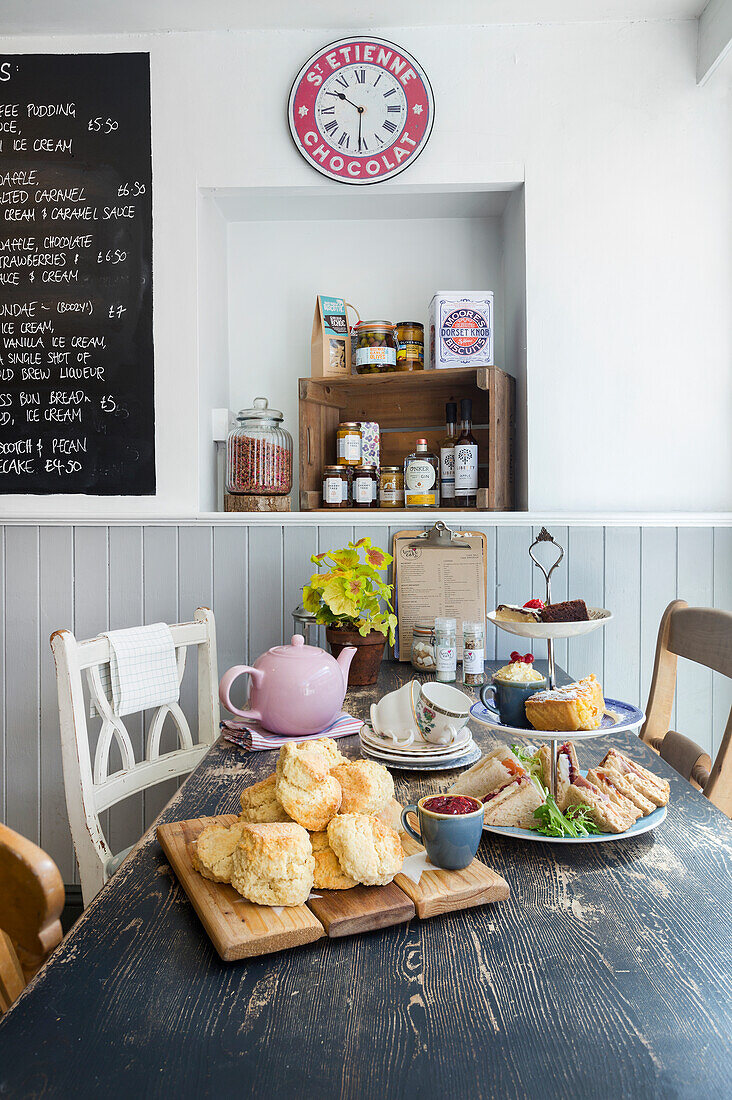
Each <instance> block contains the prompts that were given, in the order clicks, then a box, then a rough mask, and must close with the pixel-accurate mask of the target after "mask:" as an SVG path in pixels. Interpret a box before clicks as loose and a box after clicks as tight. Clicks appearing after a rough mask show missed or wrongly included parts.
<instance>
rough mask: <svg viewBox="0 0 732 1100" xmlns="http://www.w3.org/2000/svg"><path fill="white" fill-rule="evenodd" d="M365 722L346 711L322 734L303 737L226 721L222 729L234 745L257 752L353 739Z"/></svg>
mask: <svg viewBox="0 0 732 1100" xmlns="http://www.w3.org/2000/svg"><path fill="white" fill-rule="evenodd" d="M362 725H363V722H362V721H361V720H360V718H354V717H353V715H351V714H346V713H345V711H344V712H343V713H342V714H341V715H340V717H339V718H336V720H335V722H334V723H333V724H332V725H331V726H328V727H327V728H326V729H324V730H321V731H320V733H304V734H303V735H302V736H301V737H300V736H298V735H297V734H293V735H291V736H284V735H281V734H279V733H270V732H269V730H265V729H263V728H262V727H261V726H260V725H258V724H257V723H256V722H234V721H224V722H222V723H221V729H222V730H223V731H224V738H225V739H226V740H227V741H231V743H232V744H234V745H239V747H240V748H242V749H246V750H247V752H257V751H259V750H261V749H278V748H279V747H280V746H281V745H287V744H288V743H289V742H290V741H314V740H315V738H317V737H352V736H353V735H354V733H358V731H359V730H360V729H361V726H362Z"/></svg>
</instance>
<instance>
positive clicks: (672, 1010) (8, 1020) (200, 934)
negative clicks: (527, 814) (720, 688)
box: [0, 662, 732, 1100]
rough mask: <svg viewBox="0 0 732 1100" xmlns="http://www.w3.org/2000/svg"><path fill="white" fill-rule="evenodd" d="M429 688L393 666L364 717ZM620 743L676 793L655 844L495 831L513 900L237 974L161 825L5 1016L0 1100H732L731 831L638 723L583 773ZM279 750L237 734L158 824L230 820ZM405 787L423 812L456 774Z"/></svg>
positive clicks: (357, 693)
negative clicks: (407, 688) (403, 687)
mask: <svg viewBox="0 0 732 1100" xmlns="http://www.w3.org/2000/svg"><path fill="white" fill-rule="evenodd" d="M536 664H537V667H539V668H540V669H542V662H536ZM495 667H496V665H495V664H491V665H489V671H490V669H491V668H495ZM412 675H414V673H413V670H412V669H411V667H410V666H409V665H397V664H394V663H385V664H384V666H383V668H382V672H381V676H380V681H379V684H378V686H377V687H376V688H367V689H356V690H353V691H352V692H351V693H350V694H349V696H348V698H347V701H346V705H347V707H348V708H349V709H350V711H351V713H354V714H356V715H358V716H363V717H365V716H366V715H367V713H368V707H369V704H370V703H371V702H372V701H373V700H374V699H375V698H378V697H379V696H380V695H381V694H382V693H383V692H385V691H388V690H391V689H393V688H395V687H398V686H399V684H400V683H403V682H404V681H405V679H406V678H407V677H410V676H412ZM559 681H560V682H567V676H566V674H565V673H563V672H561V670H560V673H559ZM473 732H474V737H475V739H476V741H477V742H478V743H479V744H480V746H481V747H483V748H486V747H487V746H488V745H489V744H490V743H491V741H493V740H494V739H495V734H494V733H492V731H490V730H489V729H487V728H485V727H482V726H480V725H477V724H475V723H474V724H473ZM611 745H615V746H617V747H620V748H622V749H624V750H626V751H628V752H631V753H632V755H633V756H634V758H635V759H637V760H639V761H640V762H642V763H643V764H645V765H646V766H648V767H651V768H652V769H653V770H655V771H656V772H658V773H659V774H661V775H664V776H666V777H667V778H668V779H669V781H670V784H671V801H670V805H669V811H668V816H667V818H666V820H665V821H664V822H663V823H662V824H661V825H660V826H659V827H658V828H657V829H656V830H655V831H654V832H651V833H647V834H645V835H642V836H639V837H637V838H635V839H628V840H618V841H611V842H608V843H592V844H568V845H557V844H551V843H544V842H527V841H524V840H518V839H507V838H505V837H501V836H496V835H492V834H488V833H484V838H483V842H482V844H481V847H480V849H479V852H478V858H479V859H481V860H483V861H484V862H485V863H486V864H488V865H489V866H490V867H492V868H494V869H495V870H496V871H498V873H499V874H500V875H502V876H503V877H504V878H505V879H506V880H507V882H508V883H509V884H510V887H511V895H510V898H509V900H507V901H504V902H500V903H496V904H492V905H487V906H484V907H482V908H473V909H467V910H463V911H460V912H456V913H448V914H445V915H443V916H440V917H435V918H433V919H430V920H423V921H420V920H416V919H413V920H411V921H410V922H409V923H405V924H401V925H396V926H394V927H391V928H386V929H381V930H379V931H375V932H371V933H368V934H362V935H357V936H353V937H350V938H340V939H321V940H319V941H317V942H315V943H311V944H308V945H305V946H302V947H298V948H296V949H293V950H290V951H286V952H282V953H280V954H274V955H267V956H261V957H258V958H250V959H248V960H245V961H241V962H237V963H224V962H222V961H221V960H220V959H219V957H218V956H217V954H216V952H215V950H214V948H213V947H212V945H211V943H210V942H209V940H208V938H207V936H206V933H205V932H204V929H203V927H202V925H201V924H200V922H199V920H198V917H197V916H196V913H195V912H194V910H193V908H192V906H191V904H190V903H189V901H188V899H187V897H186V895H185V894H184V892H183V890H182V889H181V887H180V886H179V884H178V882H177V880H176V878H175V875H174V874H173V872H172V870H171V868H170V866H169V865H168V863H167V861H166V859H165V856H164V854H163V852H162V850H161V848H160V845H159V844H158V841H157V839H156V835H155V829H154V828H153V829H151V830H149V831H148V833H147V834H146V835H145V836H144V837H143V838H142V840H141V842H140V844H139V845H138V846H137V847H136V849H134V850H133V852H132V853H131V854H130V856H128V858H127V859H126V860H125V862H124V863H123V864H122V866H121V867H120V869H119V870H118V871H117V873H116V874H115V875H114V876H113V878H112V879H111V880H110V881H109V882H108V884H107V885H106V886H105V887H104V889H103V890H102V891H101V893H100V894H99V895H98V896H97V897H96V898H95V900H94V901H93V902H92V904H91V905H90V906H89V907H88V908H87V909H86V911H85V912H84V914H83V916H82V917H81V918H80V919H79V920H78V921H77V923H76V924H75V925H74V927H73V928H72V930H71V931H70V932H69V934H68V935H67V936H66V938H65V939H64V941H63V942H62V944H61V945H60V947H59V948H58V949H57V951H56V952H55V953H54V955H53V956H52V957H51V959H50V960H49V961H48V962H47V963H46V965H45V966H44V967H43V968H42V970H41V971H40V972H39V974H38V975H37V977H36V978H35V979H34V981H33V982H31V984H30V985H29V987H28V988H27V990H26V991H25V992H24V993H23V994H22V995H21V997H20V998H19V1000H18V1001H17V1003H16V1004H15V1006H14V1007H13V1008H12V1009H11V1010H10V1012H9V1013H7V1014H6V1016H5V1017H4V1018H3V1019H2V1020H0V1097H3V1098H5V1097H26V1096H38V1097H40V1096H43V1097H51V1096H52V1097H75V1098H76V1097H78V1098H80V1100H86V1098H87V1097H96V1096H104V1097H118V1096H119V1097H127V1096H130V1097H132V1096H135V1097H137V1096H140V1097H208V1096H212V1097H223V1096H237V1097H250V1096H257V1097H259V1096H262V1097H273V1098H274V1097H286V1098H288V1100H291V1098H299V1097H313V1098H317V1100H330V1098H336V1097H337V1098H353V1100H367V1098H368V1100H370V1098H375V1100H386V1098H392V1097H393V1098H401V1097H412V1096H414V1097H422V1098H432V1097H435V1098H437V1097H439V1098H440V1100H457V1098H462V1097H465V1098H467V1097H470V1098H471V1100H474V1098H476V1097H479V1098H480V1097H496V1098H501V1097H516V1098H523V1097H536V1098H537V1100H539V1098H540V1100H545V1098H554V1097H556V1098H563V1100H566V1098H570V1097H571V1098H584V1097H598V1098H602V1100H605V1098H613V1100H615V1098H617V1097H632V1098H634V1100H635V1098H643V1097H664V1098H669V1097H674V1098H677V1097H689V1098H694V1100H698V1098H699V1097H703V1096H708V1097H710V1098H712V1097H714V1098H716V1097H720V1098H721V1097H725V1096H731V1095H732V1011H731V1001H730V988H731V985H732V981H731V980H732V935H731V928H732V883H731V880H730V871H731V869H732V860H731V857H732V824H731V823H730V821H729V820H728V819H727V818H726V817H725V816H724V815H723V814H722V813H720V812H719V811H718V810H717V809H715V807H714V806H713V805H711V804H710V803H709V802H708V801H707V800H706V799H705V798H704V797H703V796H702V795H701V794H700V792H699V791H697V790H695V789H693V788H692V787H691V786H690V785H689V784H688V783H687V782H686V781H685V780H683V779H681V778H680V776H678V775H677V774H676V773H675V772H674V771H672V770H671V768H669V767H668V766H667V765H666V764H665V763H664V762H663V761H662V760H660V758H659V757H657V756H656V755H655V754H654V753H653V752H652V751H651V750H650V749H649V748H647V747H646V746H645V745H643V744H642V743H641V742H640V741H639V739H638V738H637V737H636V736H635V734H634V733H628V732H625V733H619V734H615V735H614V736H602V737H599V738H597V740H591V741H582V742H579V743H578V746H577V747H578V754H579V759H580V764H581V766H583V767H587V766H588V765H590V764H591V763H593V762H596V761H598V760H599V759H600V758H601V757H602V756H603V755H604V753H605V752H606V751H607V749H608V748H609V747H610V746H611ZM339 746H340V748H341V750H342V751H343V752H344V753H345V754H346V755H348V756H357V755H358V753H359V748H358V739H357V738H355V737H350V738H348V739H343V740H341V741H340V742H339ZM275 759H276V753H275V752H274V751H272V752H257V753H249V754H248V753H246V752H245V751H243V750H242V749H239V748H237V747H235V746H233V745H231V744H229V743H228V742H226V741H224V740H223V739H222V740H219V741H218V742H217V743H216V744H215V745H214V746H213V747H212V749H211V751H210V752H209V753H208V755H207V756H206V757H205V758H204V760H203V761H202V762H201V764H200V765H199V766H198V768H196V770H195V771H194V772H193V773H192V774H191V776H190V777H189V778H188V779H187V780H186V782H185V783H184V784H183V786H182V787H181V788H180V790H179V791H178V792H177V794H176V795H175V797H174V798H173V799H172V800H171V801H170V803H169V804H168V806H167V807H166V808H165V810H164V811H163V813H162V815H161V817H160V819H159V821H177V820H184V819H188V818H193V817H199V816H204V815H205V816H210V815H215V814H222V813H230V812H236V811H237V810H238V802H239V792H240V791H241V789H242V788H243V787H245V786H248V785H250V784H251V783H254V782H256V781H258V780H260V779H262V778H264V777H265V776H266V775H268V774H270V773H271V772H272V771H273V769H274V764H275ZM393 774H394V781H395V786H396V792H397V797H398V798H399V799H400V800H401V801H402V803H406V802H407V801H414V800H415V798H417V797H419V796H421V795H422V794H424V793H428V792H432V791H438V790H441V789H444V788H445V787H446V786H447V785H448V784H449V782H450V781H451V778H452V776H453V774H454V773H447V774H445V773H441V774H440V773H416V772H406V771H394V773H393Z"/></svg>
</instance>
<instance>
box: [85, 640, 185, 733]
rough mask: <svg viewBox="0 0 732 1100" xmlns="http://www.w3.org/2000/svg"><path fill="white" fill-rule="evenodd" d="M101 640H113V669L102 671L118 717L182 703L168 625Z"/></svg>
mask: <svg viewBox="0 0 732 1100" xmlns="http://www.w3.org/2000/svg"><path fill="white" fill-rule="evenodd" d="M100 637H102V638H107V639H108V640H109V665H102V666H101V668H100V670H99V671H100V675H101V680H102V687H103V688H104V693H105V695H106V696H107V698H108V699H109V700H111V704H112V710H113V711H114V713H115V714H117V715H119V716H120V717H122V716H123V715H125V714H134V713H135V712H136V711H139V710H146V709H147V708H148V707H160V706H163V705H164V704H165V703H176V702H177V701H178V696H179V693H180V686H179V683H178V666H177V662H176V659H175V644H174V643H173V635H172V634H171V633H170V627H169V626H168V624H167V623H153V624H152V625H151V626H136V627H133V628H131V629H130V630H108V631H105V633H103V634H101V635H100ZM94 712H95V708H94V707H93V705H92V714H93V713H94Z"/></svg>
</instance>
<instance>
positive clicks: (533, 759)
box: [511, 745, 541, 781]
mask: <svg viewBox="0 0 732 1100" xmlns="http://www.w3.org/2000/svg"><path fill="white" fill-rule="evenodd" d="M511 751H512V752H513V754H514V756H517V757H518V758H519V760H520V761H521V763H522V764H523V766H524V767H525V768H526V770H527V771H528V772H529V774H530V775H531V777H532V779H538V780H539V781H541V760H540V759H539V754H538V752H537V751H536V749H532V751H531V752H528V751H527V750H526V749H525V748H522V747H521V745H511Z"/></svg>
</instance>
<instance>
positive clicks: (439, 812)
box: [402, 794, 483, 871]
mask: <svg viewBox="0 0 732 1100" xmlns="http://www.w3.org/2000/svg"><path fill="white" fill-rule="evenodd" d="M410 813H413V814H416V815H417V818H418V821H419V832H417V830H416V829H413V828H412V826H411V825H410V824H409V821H408V820H407V814H410ZM402 827H403V828H404V829H405V830H406V831H407V832H408V833H409V835H410V836H412V837H414V839H415V840H416V841H418V843H419V844H422V845H424V849H425V851H426V852H427V858H428V859H429V861H430V863H432V864H434V866H435V867H442V868H443V869H444V870H446V871H462V869H463V867H467V866H468V865H469V864H470V863H472V862H473V859H474V858H475V853H476V852H477V851H478V845H479V844H480V838H481V836H482V834H483V803H482V802H481V801H480V799H478V798H473V797H472V796H471V795H465V794H438V795H434V794H428V795H425V797H424V798H420V800H419V802H417V803H416V804H413V805H411V806H407V807H406V808H405V809H404V810H402Z"/></svg>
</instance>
